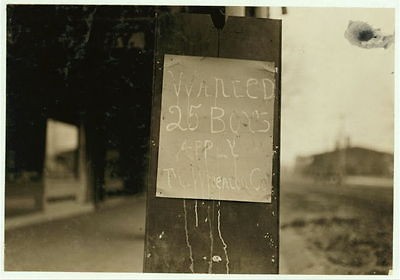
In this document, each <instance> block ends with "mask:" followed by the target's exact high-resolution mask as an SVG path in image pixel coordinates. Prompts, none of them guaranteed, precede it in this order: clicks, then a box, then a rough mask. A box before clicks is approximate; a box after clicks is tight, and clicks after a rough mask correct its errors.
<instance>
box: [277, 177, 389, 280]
mask: <svg viewBox="0 0 400 280" xmlns="http://www.w3.org/2000/svg"><path fill="white" fill-rule="evenodd" d="M280 203H281V204H280V207H281V216H280V217H281V236H280V247H281V259H282V266H281V273H285V274H304V273H306V274H386V275H387V274H388V271H389V269H391V266H392V235H393V234H392V230H393V210H392V209H393V188H392V187H374V186H350V185H342V186H337V185H333V184H323V183H318V184H317V183H313V182H312V181H308V182H307V181H301V180H298V181H297V182H282V183H281V202H280Z"/></svg>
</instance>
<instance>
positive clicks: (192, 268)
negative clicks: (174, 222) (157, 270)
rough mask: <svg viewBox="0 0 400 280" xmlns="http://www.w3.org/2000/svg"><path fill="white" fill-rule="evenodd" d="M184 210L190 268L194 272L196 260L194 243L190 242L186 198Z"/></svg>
mask: <svg viewBox="0 0 400 280" xmlns="http://www.w3.org/2000/svg"><path fill="white" fill-rule="evenodd" d="M183 212H184V213H185V235H186V245H187V247H188V248H189V258H190V262H191V264H190V266H189V269H190V271H191V272H192V273H194V260H193V251H192V245H190V243H189V232H188V226H187V211H186V199H184V200H183Z"/></svg>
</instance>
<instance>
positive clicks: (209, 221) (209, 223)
mask: <svg viewBox="0 0 400 280" xmlns="http://www.w3.org/2000/svg"><path fill="white" fill-rule="evenodd" d="M207 218H208V225H209V227H210V260H209V261H208V273H209V274H210V273H212V264H213V261H212V257H213V249H214V238H213V232H212V224H211V219H210V206H208V208H207Z"/></svg>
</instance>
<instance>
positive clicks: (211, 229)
mask: <svg viewBox="0 0 400 280" xmlns="http://www.w3.org/2000/svg"><path fill="white" fill-rule="evenodd" d="M234 8H236V7H234ZM237 8H239V7H237ZM234 10H235V9H234ZM228 11H229V8H228ZM228 11H227V14H230V12H228ZM237 11H239V9H237ZM240 11H241V12H240V13H241V14H242V15H244V9H243V8H241V10H240ZM238 13H239V12H238ZM165 54H172V55H174V54H175V55H185V56H203V57H223V58H236V59H247V60H259V61H269V62H274V63H275V65H276V67H277V68H276V69H277V72H276V74H277V76H276V91H275V100H274V106H275V107H274V112H275V116H274V121H273V122H274V133H273V150H274V153H273V174H272V186H273V188H272V201H271V203H255V202H236V201H217V200H200V199H179V198H164V197H156V184H157V178H156V177H157V163H158V148H159V146H158V145H159V135H160V133H159V132H160V114H161V98H162V96H161V93H162V81H163V74H164V73H163V65H164V55H165ZM280 67H281V22H280V21H273V20H260V19H256V18H244V17H228V20H227V23H226V25H225V26H224V28H223V29H222V30H217V29H216V28H215V27H214V26H213V23H212V20H211V17H210V16H209V15H197V14H175V15H170V14H169V15H168V14H166V15H162V16H160V17H158V18H157V21H156V51H155V62H154V87H153V102H152V106H153V107H152V119H151V122H152V127H151V135H150V137H151V139H150V143H151V151H150V159H151V162H150V170H149V173H150V174H149V181H148V185H149V186H148V192H147V213H146V217H147V218H146V237H145V256H144V258H145V260H144V271H145V272H187V273H259V274H260V273H278V263H279V250H278V246H279V212H278V209H279V207H278V203H279V154H280V153H279V143H280V94H279V93H280V79H279V73H280Z"/></svg>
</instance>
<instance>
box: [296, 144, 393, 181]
mask: <svg viewBox="0 0 400 280" xmlns="http://www.w3.org/2000/svg"><path fill="white" fill-rule="evenodd" d="M393 159H394V157H393V154H391V153H386V152H380V151H375V150H372V149H368V148H362V147H351V146H347V147H344V148H337V149H335V150H334V151H330V152H324V153H319V154H314V155H310V156H300V157H297V159H296V166H295V172H296V173H297V174H300V175H303V176H307V177H312V178H313V179H315V180H316V181H324V182H332V183H338V184H340V183H342V182H343V180H346V179H349V178H350V179H354V178H359V179H361V178H363V179H367V178H370V179H372V178H374V179H376V178H381V179H389V180H392V179H393ZM351 181H353V180H351Z"/></svg>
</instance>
